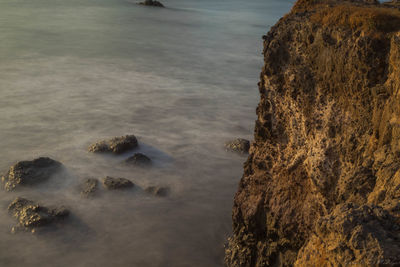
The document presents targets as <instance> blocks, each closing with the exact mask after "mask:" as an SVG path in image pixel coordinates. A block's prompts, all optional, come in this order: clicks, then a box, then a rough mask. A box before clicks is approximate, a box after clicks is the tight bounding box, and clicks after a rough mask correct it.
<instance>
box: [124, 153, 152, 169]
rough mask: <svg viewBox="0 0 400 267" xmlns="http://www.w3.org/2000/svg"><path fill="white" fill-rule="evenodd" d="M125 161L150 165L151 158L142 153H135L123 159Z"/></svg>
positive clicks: (138, 164) (139, 164)
mask: <svg viewBox="0 0 400 267" xmlns="http://www.w3.org/2000/svg"><path fill="white" fill-rule="evenodd" d="M125 163H128V164H132V165H137V166H149V165H151V159H150V158H149V157H147V156H146V155H144V154H142V153H135V154H134V155H133V156H132V157H129V158H128V159H126V160H125Z"/></svg>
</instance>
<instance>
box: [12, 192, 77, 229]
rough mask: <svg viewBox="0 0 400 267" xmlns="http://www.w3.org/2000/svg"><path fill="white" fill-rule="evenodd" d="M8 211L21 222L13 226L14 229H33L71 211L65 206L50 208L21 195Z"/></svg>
mask: <svg viewBox="0 0 400 267" xmlns="http://www.w3.org/2000/svg"><path fill="white" fill-rule="evenodd" d="M8 211H9V212H10V214H12V216H14V217H15V218H16V219H17V220H18V223H19V225H18V226H16V227H14V228H13V231H16V230H17V229H25V230H33V229H34V228H36V227H41V226H45V225H49V224H51V223H53V222H55V221H57V220H60V219H63V218H65V217H67V216H68V215H69V211H68V210H67V209H66V208H64V207H59V208H48V207H44V206H42V205H39V204H38V203H35V202H33V201H31V200H28V199H25V198H21V197H19V198H17V199H15V200H14V201H13V202H12V203H11V204H10V205H9V206H8Z"/></svg>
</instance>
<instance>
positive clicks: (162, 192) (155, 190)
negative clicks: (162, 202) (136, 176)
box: [145, 186, 170, 197]
mask: <svg viewBox="0 0 400 267" xmlns="http://www.w3.org/2000/svg"><path fill="white" fill-rule="evenodd" d="M145 191H146V192H147V193H149V194H152V195H155V196H157V197H166V196H168V194H169V192H170V189H169V187H161V186H149V187H147V188H146V189H145Z"/></svg>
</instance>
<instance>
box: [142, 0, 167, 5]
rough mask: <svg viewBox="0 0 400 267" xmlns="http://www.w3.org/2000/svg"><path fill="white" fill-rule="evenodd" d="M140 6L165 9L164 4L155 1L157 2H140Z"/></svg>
mask: <svg viewBox="0 0 400 267" xmlns="http://www.w3.org/2000/svg"><path fill="white" fill-rule="evenodd" d="M139 5H144V6H156V7H164V5H163V4H161V3H160V2H159V1H155V0H146V1H144V2H140V3H139Z"/></svg>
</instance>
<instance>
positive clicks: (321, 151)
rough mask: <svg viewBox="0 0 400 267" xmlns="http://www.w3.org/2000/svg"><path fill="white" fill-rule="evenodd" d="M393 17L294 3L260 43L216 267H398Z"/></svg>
mask: <svg viewBox="0 0 400 267" xmlns="http://www.w3.org/2000/svg"><path fill="white" fill-rule="evenodd" d="M398 31H400V11H398V10H397V8H396V4H395V3H393V4H392V5H390V6H389V5H385V6H384V5H382V4H377V3H374V2H373V1H372V3H367V2H363V1H351V2H350V1H335V2H333V1H324V0H299V1H298V2H297V3H296V4H295V6H294V8H293V10H292V11H291V12H290V13H289V14H288V15H286V16H285V17H284V18H282V19H281V20H280V21H279V22H278V23H277V24H276V25H275V26H274V27H272V29H271V30H270V32H269V33H268V34H267V35H266V36H264V58H265V66H264V68H263V70H262V73H261V82H260V83H259V90H260V95H261V100H260V103H259V105H258V108H257V115H258V119H257V121H256V125H255V134H254V138H255V140H254V142H253V143H252V146H251V148H250V155H249V158H248V159H247V161H246V163H245V165H244V174H243V177H242V179H241V181H240V184H239V189H238V192H237V193H236V196H235V200H234V207H233V236H232V237H231V238H230V239H229V244H228V246H227V248H226V258H225V261H226V264H227V265H228V266H292V265H295V266H348V265H351V264H355V265H360V266H366V265H382V264H388V265H389V266H390V265H394V264H400V32H398Z"/></svg>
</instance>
